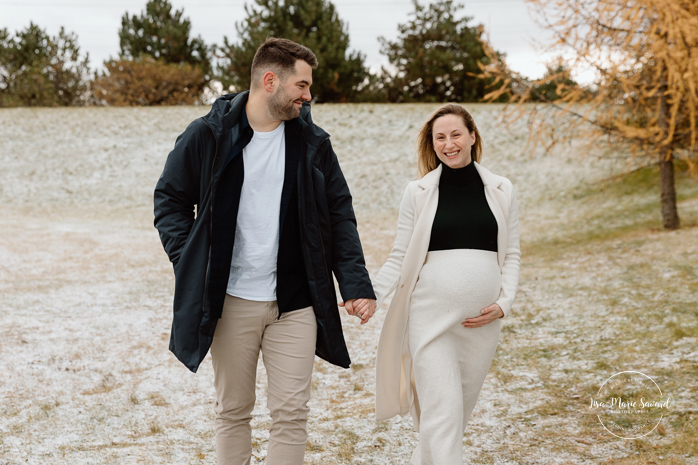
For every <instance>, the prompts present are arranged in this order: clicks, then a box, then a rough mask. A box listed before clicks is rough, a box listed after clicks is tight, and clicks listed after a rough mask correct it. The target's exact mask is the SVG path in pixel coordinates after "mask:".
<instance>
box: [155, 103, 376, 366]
mask: <svg viewBox="0 0 698 465" xmlns="http://www.w3.org/2000/svg"><path fill="white" fill-rule="evenodd" d="M248 95H249V92H242V93H238V94H228V95H224V96H222V97H221V98H219V99H217V100H216V101H215V102H214V104H213V107H212V109H211V111H210V112H209V113H208V114H207V115H206V116H204V117H202V118H199V119H197V120H195V121H193V122H192V123H191V124H190V125H189V126H188V127H187V129H186V130H185V131H184V132H183V133H182V134H181V135H180V136H179V137H178V138H177V141H176V143H175V147H174V149H173V150H172V151H171V152H170V154H169V155H168V157H167V161H166V163H165V168H164V170H163V172H162V175H161V176H160V179H159V180H158V183H157V186H156V188H155V196H154V201H155V202H154V203H155V227H156V228H157V230H158V232H159V233H160V239H161V241H162V244H163V247H164V248H165V252H167V255H168V257H169V259H170V261H171V262H172V264H173V266H174V273H175V296H174V316H173V321H172V332H171V335H170V350H171V351H172V352H173V353H174V354H175V355H176V356H177V358H178V359H179V360H180V361H181V362H182V363H183V364H184V365H186V366H187V368H189V369H190V370H191V371H193V372H196V370H197V369H198V367H199V365H200V364H201V361H202V360H203V359H204V357H205V356H206V354H207V353H208V350H209V348H210V347H211V342H212V340H213V334H214V332H215V329H216V323H217V321H218V319H219V318H220V316H221V312H222V309H223V302H224V300H225V293H226V288H227V283H228V275H229V273H230V262H231V259H232V252H233V244H234V241H235V225H236V220H237V210H238V205H239V199H240V189H241V186H242V181H243V180H244V170H243V169H242V162H241V160H235V159H231V153H232V147H233V145H234V143H235V141H237V140H238V138H239V137H240V127H239V126H240V124H239V119H240V115H241V110H242V109H243V108H244V106H245V104H246V103H247V98H248ZM289 123H292V124H287V130H286V137H287V138H288V137H298V138H300V146H301V156H300V160H299V163H298V171H297V173H296V176H297V178H296V183H297V184H296V185H297V193H298V196H297V198H295V199H292V201H297V202H298V215H299V224H300V235H301V247H302V249H303V250H302V252H303V258H304V263H300V264H298V266H304V267H305V271H306V274H307V277H308V287H309V289H310V295H311V299H312V302H313V309H314V311H315V316H316V319H317V326H318V332H317V347H316V354H317V355H318V356H320V357H321V358H323V359H325V360H327V361H328V362H330V363H333V364H335V365H338V366H341V367H344V368H348V367H349V365H350V363H351V361H350V358H349V353H348V351H347V347H346V344H345V341H344V336H343V333H342V326H341V321H340V317H339V311H338V307H337V297H336V294H335V288H334V283H333V280H332V273H334V275H335V277H336V278H337V282H338V283H339V289H340V292H341V293H342V297H343V298H344V299H345V300H348V299H353V298H372V299H375V294H374V293H373V288H372V286H371V281H370V278H369V275H368V272H367V271H366V267H365V261H364V257H363V251H362V249H361V243H360V242H359V235H358V232H357V229H356V218H355V216H354V210H353V208H352V203H351V202H352V198H351V194H350V192H349V187H348V186H347V183H346V180H345V179H344V175H343V174H342V171H341V169H340V167H339V163H338V161H337V156H336V155H335V153H334V151H333V150H332V145H331V144H330V136H329V134H327V133H326V132H325V131H324V130H322V129H321V128H320V127H318V126H317V125H316V124H314V123H313V121H312V118H311V116H310V105H309V104H307V103H305V104H304V105H303V107H302V109H301V114H300V116H299V117H298V118H296V119H295V120H292V121H291V122H289ZM289 128H296V130H295V131H290V130H289ZM235 158H237V159H242V157H241V156H240V155H238V156H236V157H235Z"/></svg>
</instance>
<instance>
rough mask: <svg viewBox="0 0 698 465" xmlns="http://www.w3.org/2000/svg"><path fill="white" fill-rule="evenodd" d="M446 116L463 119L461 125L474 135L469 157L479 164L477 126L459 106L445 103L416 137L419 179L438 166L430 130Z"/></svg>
mask: <svg viewBox="0 0 698 465" xmlns="http://www.w3.org/2000/svg"><path fill="white" fill-rule="evenodd" d="M446 115H458V116H460V117H461V118H463V124H464V125H465V127H466V128H467V129H468V132H470V134H473V133H474V134H475V143H474V144H473V146H472V148H471V149H470V156H471V157H472V158H473V160H475V161H476V162H478V163H480V159H481V158H482V138H480V133H479V132H478V130H477V126H475V121H474V120H473V117H472V115H471V114H470V113H468V110H466V109H465V108H463V107H462V106H461V105H458V104H455V103H447V104H446V105H444V106H442V107H441V108H439V109H438V110H436V111H435V112H434V114H433V115H431V117H430V118H429V119H428V120H427V122H426V123H424V124H423V125H422V129H421V130H420V131H419V135H418V136H417V164H418V166H419V176H420V177H424V175H425V174H427V173H428V172H430V171H433V170H435V169H436V167H437V166H439V159H438V157H437V156H436V152H435V151H434V141H433V135H432V128H433V127H434V121H436V120H437V119H439V118H441V117H442V116H446Z"/></svg>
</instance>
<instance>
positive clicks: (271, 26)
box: [217, 0, 368, 102]
mask: <svg viewBox="0 0 698 465" xmlns="http://www.w3.org/2000/svg"><path fill="white" fill-rule="evenodd" d="M256 3H257V5H256V6H255V5H252V6H248V5H245V11H246V13H247V17H246V18H245V19H244V21H242V22H240V23H238V24H236V28H237V32H238V36H239V37H240V38H241V41H240V43H239V44H232V43H230V42H229V41H228V38H227V37H225V38H224V45H223V47H222V48H221V52H222V56H221V59H222V60H221V64H220V65H219V66H218V73H217V77H218V79H219V80H220V81H221V82H222V83H223V86H224V88H229V86H232V87H234V88H235V89H236V90H246V89H249V87H250V72H251V67H252V59H253V58H254V54H255V52H256V51H257V48H258V47H259V46H260V45H261V44H262V42H264V40H265V39H266V38H268V37H280V38H284V39H289V40H293V41H294V42H297V43H299V44H301V45H305V46H306V47H308V48H310V50H312V51H313V53H314V54H315V56H316V57H317V59H318V63H319V65H318V67H317V69H315V70H313V85H312V87H311V88H310V91H311V93H312V95H313V98H314V99H316V101H318V102H347V101H353V100H355V99H356V96H357V94H358V93H359V92H360V90H361V86H362V85H363V84H364V83H365V81H366V78H367V77H368V71H367V69H366V67H365V66H364V59H365V57H364V55H363V54H361V53H359V52H351V53H350V52H348V48H349V34H348V32H347V30H346V28H345V26H344V22H343V21H342V20H341V19H340V18H339V15H338V14H337V11H336V9H335V6H334V5H333V4H332V2H330V1H328V0H256Z"/></svg>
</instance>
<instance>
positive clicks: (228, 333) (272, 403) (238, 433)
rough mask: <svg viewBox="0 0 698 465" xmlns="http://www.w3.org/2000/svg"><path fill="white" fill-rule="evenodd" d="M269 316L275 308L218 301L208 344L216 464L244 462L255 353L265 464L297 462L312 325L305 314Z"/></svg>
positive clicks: (231, 299) (275, 312) (273, 305)
mask: <svg viewBox="0 0 698 465" xmlns="http://www.w3.org/2000/svg"><path fill="white" fill-rule="evenodd" d="M277 316H278V306H277V305H276V302H254V301H250V300H244V299H240V298H238V297H232V296H230V295H226V297H225V303H224V305H223V314H222V316H221V319H220V320H219V321H218V325H217V326H216V332H215V334H214V336H213V343H212V345H211V357H212V360H213V373H214V385H215V388H216V405H215V408H214V410H215V413H216V420H215V429H216V455H217V457H218V464H219V465H248V464H249V463H250V460H251V455H252V427H251V425H250V421H251V420H252V415H251V414H252V410H253V409H254V404H255V384H256V374H257V360H258V358H259V351H260V350H261V351H262V357H263V361H264V366H265V368H266V370H267V378H268V388H267V407H268V408H269V411H270V415H271V420H272V423H271V430H270V434H269V447H268V450H267V459H266V464H267V465H301V464H302V463H303V457H304V455H305V446H306V441H307V436H308V435H307V432H306V422H307V419H308V411H309V410H310V409H309V408H308V400H310V380H311V375H312V372H313V362H314V357H315V339H316V337H317V323H316V321H315V313H314V312H313V308H312V307H307V308H303V309H300V310H295V311H292V312H287V313H283V314H282V315H281V318H280V319H277Z"/></svg>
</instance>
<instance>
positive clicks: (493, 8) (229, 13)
mask: <svg viewBox="0 0 698 465" xmlns="http://www.w3.org/2000/svg"><path fill="white" fill-rule="evenodd" d="M246 1H247V3H253V0H199V1H194V0H171V3H172V4H173V5H174V7H175V8H177V9H180V8H184V15H185V16H187V17H188V18H189V19H190V20H191V22H192V29H193V35H194V36H197V35H201V36H202V37H203V39H204V41H205V42H206V43H207V44H212V43H216V44H222V43H223V37H224V36H227V37H228V39H229V40H232V41H236V38H237V32H236V30H235V23H236V22H239V21H241V20H242V19H243V18H244V17H245V10H244V5H245V3H246ZM333 3H334V4H335V5H336V7H337V10H338V12H339V15H340V17H341V18H342V20H343V21H344V22H345V24H347V25H348V28H349V36H350V39H351V43H350V48H351V49H353V50H360V51H362V52H364V53H365V54H366V63H367V64H368V65H369V66H371V67H373V68H374V69H375V68H377V67H378V66H379V65H380V64H383V63H387V60H386V58H385V57H384V56H383V55H381V54H380V52H379V49H380V45H379V43H378V37H379V36H383V37H386V38H387V39H389V40H393V39H395V38H396V37H397V34H398V31H397V25H398V23H404V22H406V21H407V19H408V17H409V13H410V12H412V11H413V6H412V2H411V0H333ZM420 3H421V4H425V3H432V1H430V0H421V1H420ZM461 3H463V4H464V5H465V9H463V10H461V13H462V14H464V15H467V16H472V17H474V19H473V21H471V23H470V24H471V25H475V24H478V23H482V24H484V25H485V28H486V30H487V31H489V34H490V40H491V41H492V43H493V45H494V47H495V48H496V49H497V50H500V51H503V52H505V53H506V54H507V62H508V64H509V66H510V67H511V68H513V69H514V70H516V71H519V72H521V73H523V74H524V75H526V76H528V77H532V78H537V77H540V76H541V75H542V74H543V72H544V71H545V67H544V65H543V63H542V62H543V61H544V60H543V58H542V57H541V56H539V55H538V54H537V53H536V50H535V49H534V47H533V45H532V39H533V38H540V37H542V36H543V35H544V33H543V31H541V29H540V28H539V27H538V26H536V24H535V23H534V21H533V19H532V17H531V15H530V14H529V11H528V7H527V6H526V4H525V3H524V0H473V1H461ZM145 4H146V0H118V1H117V0H0V28H7V29H8V30H9V31H10V32H11V33H14V32H15V31H17V30H19V29H24V28H26V27H27V26H28V25H29V22H30V21H33V22H34V23H36V24H38V25H39V26H40V27H42V28H45V29H46V30H47V31H48V33H49V34H51V35H54V34H56V33H57V32H58V30H59V28H60V27H61V26H64V27H65V28H66V30H68V31H72V32H75V33H76V34H77V35H78V43H79V45H80V48H81V50H82V51H87V52H89V54H90V66H91V67H92V68H93V69H94V68H97V67H99V66H101V64H102V62H103V61H104V60H105V59H107V58H108V57H109V56H116V54H117V53H118V51H119V39H118V30H119V28H120V27H121V17H122V16H123V14H124V13H125V12H126V11H128V12H129V13H130V14H137V13H140V12H141V11H142V10H144V9H145Z"/></svg>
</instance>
